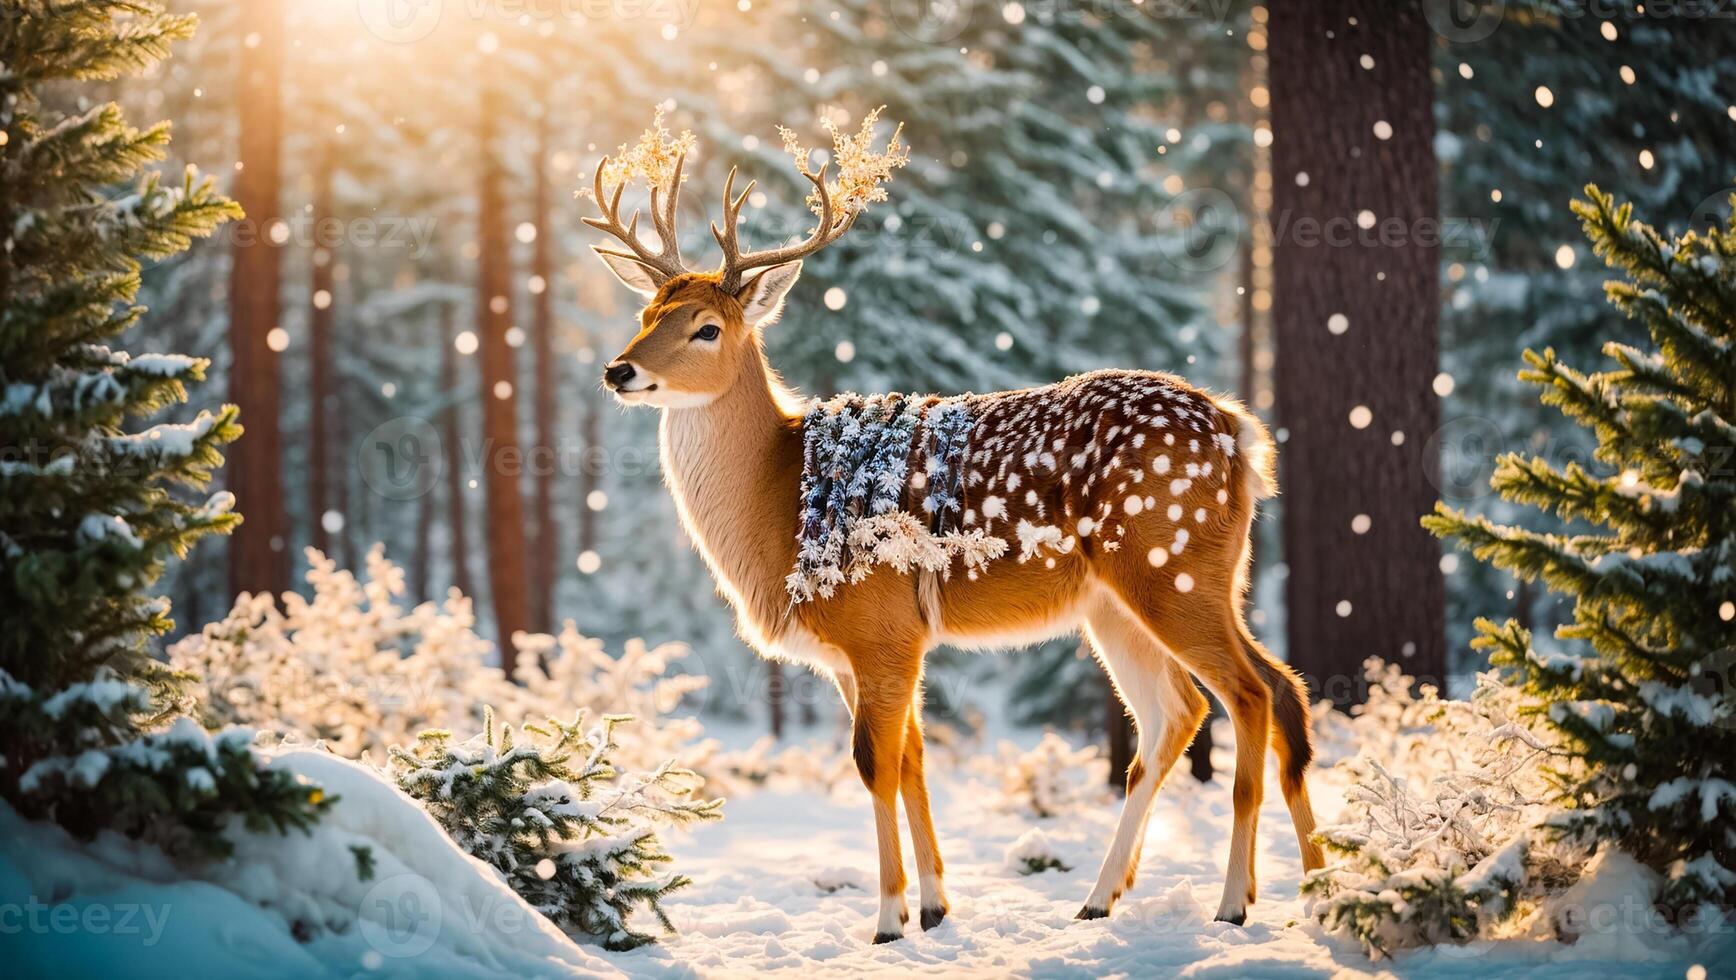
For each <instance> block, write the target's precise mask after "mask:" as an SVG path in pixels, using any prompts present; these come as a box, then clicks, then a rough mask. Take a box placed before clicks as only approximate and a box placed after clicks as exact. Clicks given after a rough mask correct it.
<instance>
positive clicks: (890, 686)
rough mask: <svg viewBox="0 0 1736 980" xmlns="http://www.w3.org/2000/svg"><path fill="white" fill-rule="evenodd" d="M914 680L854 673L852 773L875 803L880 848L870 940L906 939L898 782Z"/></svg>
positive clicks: (880, 941)
mask: <svg viewBox="0 0 1736 980" xmlns="http://www.w3.org/2000/svg"><path fill="white" fill-rule="evenodd" d="M914 693H915V677H914V676H912V677H910V678H908V679H904V678H896V679H894V678H876V679H875V680H873V681H870V680H869V679H867V678H863V677H862V676H860V674H858V676H857V689H856V722H855V735H854V755H855V758H856V771H857V773H858V774H860V775H861V777H862V783H863V785H865V786H867V787H868V793H869V795H870V796H872V797H873V799H874V830H875V837H876V838H877V840H878V843H879V849H880V917H879V920H878V921H877V922H876V923H875V926H874V941H875V942H876V943H889V942H892V941H893V940H897V939H902V938H904V924H905V923H906V922H907V921H909V919H910V912H909V910H908V909H907V908H906V906H905V903H904V886H905V879H904V857H903V854H902V853H901V852H900V850H899V846H898V784H899V782H900V780H901V778H902V773H903V758H904V736H905V721H906V718H907V716H908V714H909V712H910V702H911V698H912V696H913V694H914Z"/></svg>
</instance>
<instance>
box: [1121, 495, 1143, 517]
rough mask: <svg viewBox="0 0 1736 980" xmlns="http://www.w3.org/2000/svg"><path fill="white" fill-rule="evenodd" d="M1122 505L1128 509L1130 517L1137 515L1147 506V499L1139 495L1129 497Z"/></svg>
mask: <svg viewBox="0 0 1736 980" xmlns="http://www.w3.org/2000/svg"><path fill="white" fill-rule="evenodd" d="M1121 506H1122V509H1124V510H1126V511H1127V516H1128V517H1137V516H1138V515H1139V512H1140V510H1141V509H1143V508H1144V507H1145V501H1144V500H1141V499H1140V498H1138V497H1128V498H1127V499H1126V500H1124V501H1122V502H1121Z"/></svg>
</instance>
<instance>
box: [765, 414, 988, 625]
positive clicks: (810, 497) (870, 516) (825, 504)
mask: <svg viewBox="0 0 1736 980" xmlns="http://www.w3.org/2000/svg"><path fill="white" fill-rule="evenodd" d="M971 427H972V422H971V412H970V408H969V406H968V404H967V403H966V401H965V400H964V399H962V398H945V399H943V398H936V397H933V396H927V397H924V396H906V395H901V394H889V395H869V396H867V397H863V396H861V395H849V394H847V395H839V396H838V397H837V398H833V399H831V400H830V401H820V400H818V399H816V400H815V401H813V402H812V403H811V404H810V406H809V408H808V411H807V413H806V414H805V415H804V416H803V418H802V491H801V493H802V526H801V530H800V532H799V534H798V541H799V544H800V547H799V549H798V550H797V553H796V567H795V570H794V571H792V572H790V576H789V578H788V579H787V580H786V582H785V586H786V587H787V588H788V589H789V592H790V598H791V599H793V600H794V601H796V602H803V601H806V600H808V599H812V598H814V596H815V595H820V596H822V597H825V598H830V597H831V596H832V595H833V594H834V593H835V592H836V591H837V588H838V586H839V585H842V584H845V583H849V582H860V581H862V580H863V579H865V578H867V577H868V574H869V573H870V572H871V571H873V569H874V566H876V565H891V566H892V567H893V568H896V569H897V570H898V571H900V572H910V571H914V570H918V569H920V570H922V571H928V572H942V573H944V572H946V571H947V570H948V569H950V568H951V566H952V563H953V561H954V559H959V560H962V561H963V562H964V567H965V568H967V569H980V568H983V567H985V566H986V565H987V564H988V562H989V561H991V560H992V559H995V558H998V557H1000V556H1001V555H1002V554H1004V553H1005V552H1006V549H1007V545H1006V542H1005V541H1002V540H1000V539H998V538H989V537H987V536H985V535H984V534H983V533H982V532H981V531H980V530H979V531H973V532H969V533H964V532H960V531H958V530H957V524H958V519H959V512H960V510H961V509H962V506H963V505H962V503H961V497H962V494H961V492H960V491H961V489H962V487H963V482H964V456H965V453H966V451H967V450H968V448H969V443H970V432H971ZM913 458H914V460H915V461H916V462H917V463H918V464H919V465H918V466H917V467H916V469H915V470H914V471H912V468H911V462H912V460H913ZM909 491H914V492H909ZM912 509H916V510H920V511H921V512H922V517H920V518H919V517H917V516H916V514H915V513H913V512H912Z"/></svg>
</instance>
